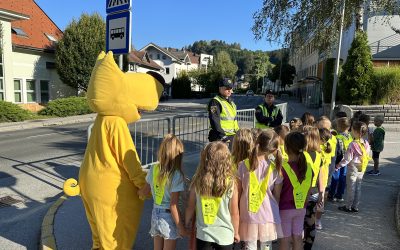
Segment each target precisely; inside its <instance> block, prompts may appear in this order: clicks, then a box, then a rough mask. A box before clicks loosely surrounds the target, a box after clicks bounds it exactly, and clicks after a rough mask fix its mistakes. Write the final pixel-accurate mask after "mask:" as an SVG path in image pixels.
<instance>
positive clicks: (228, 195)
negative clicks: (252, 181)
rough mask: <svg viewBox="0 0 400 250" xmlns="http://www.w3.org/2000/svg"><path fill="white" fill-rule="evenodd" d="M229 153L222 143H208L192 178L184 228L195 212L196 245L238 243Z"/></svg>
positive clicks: (211, 246) (225, 246)
mask: <svg viewBox="0 0 400 250" xmlns="http://www.w3.org/2000/svg"><path fill="white" fill-rule="evenodd" d="M235 181H236V178H235V177H234V175H233V169H232V161H231V154H230V152H229V149H228V146H227V145H226V144H225V143H223V142H219V141H216V142H211V143H209V144H208V145H207V146H206V147H205V148H204V150H203V151H202V153H201V157H200V164H199V166H198V168H197V171H196V173H195V175H194V177H193V179H192V183H191V186H190V195H189V202H188V206H187V208H186V213H185V222H186V227H190V221H191V220H192V219H193V217H194V213H195V211H196V248H197V249H198V250H202V249H222V250H225V249H226V250H228V249H232V247H233V243H234V242H239V241H240V237H239V231H238V230H239V209H238V192H237V185H236V183H235Z"/></svg>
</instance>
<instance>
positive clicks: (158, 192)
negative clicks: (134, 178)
mask: <svg viewBox="0 0 400 250" xmlns="http://www.w3.org/2000/svg"><path fill="white" fill-rule="evenodd" d="M159 175H160V164H157V165H155V166H154V167H153V192H154V203H155V204H157V205H161V202H162V199H163V197H164V192H165V184H166V182H167V178H163V179H162V180H161V181H160V179H159V178H158V176H159Z"/></svg>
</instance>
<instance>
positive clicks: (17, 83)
mask: <svg viewBox="0 0 400 250" xmlns="http://www.w3.org/2000/svg"><path fill="white" fill-rule="evenodd" d="M21 83H22V80H19V79H14V101H15V102H22V88H21V87H22V86H21V85H22V84H21Z"/></svg>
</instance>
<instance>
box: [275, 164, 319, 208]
mask: <svg viewBox="0 0 400 250" xmlns="http://www.w3.org/2000/svg"><path fill="white" fill-rule="evenodd" d="M282 166H283V169H284V170H285V172H286V174H287V175H288V177H289V180H290V183H291V184H292V186H293V198H294V204H295V206H296V209H302V208H304V204H305V202H306V200H307V196H308V191H309V190H310V187H311V181H312V180H311V179H312V168H311V166H310V165H309V164H307V171H306V178H305V179H304V180H303V181H302V182H301V183H300V182H299V179H298V178H297V175H296V173H295V172H294V171H293V169H292V168H291V167H290V165H289V163H288V162H287V161H283V165H282Z"/></svg>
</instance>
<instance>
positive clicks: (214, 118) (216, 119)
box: [207, 78, 239, 144]
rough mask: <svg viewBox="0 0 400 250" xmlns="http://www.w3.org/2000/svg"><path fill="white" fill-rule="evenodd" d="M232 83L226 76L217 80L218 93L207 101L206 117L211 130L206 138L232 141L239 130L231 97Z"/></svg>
mask: <svg viewBox="0 0 400 250" xmlns="http://www.w3.org/2000/svg"><path fill="white" fill-rule="evenodd" d="M232 88H233V84H232V82H231V81H230V80H229V79H228V78H224V79H222V80H221V81H220V82H219V94H218V95H216V96H215V97H214V98H213V99H211V101H210V102H209V104H208V106H207V109H208V117H209V120H210V126H211V130H210V132H209V134H208V140H209V141H210V142H212V141H223V142H226V143H228V144H229V143H231V142H233V136H234V135H235V134H236V131H238V130H239V125H238V122H237V117H236V105H235V103H234V102H233V100H232V99H231V97H230V96H231V95H232Z"/></svg>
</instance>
